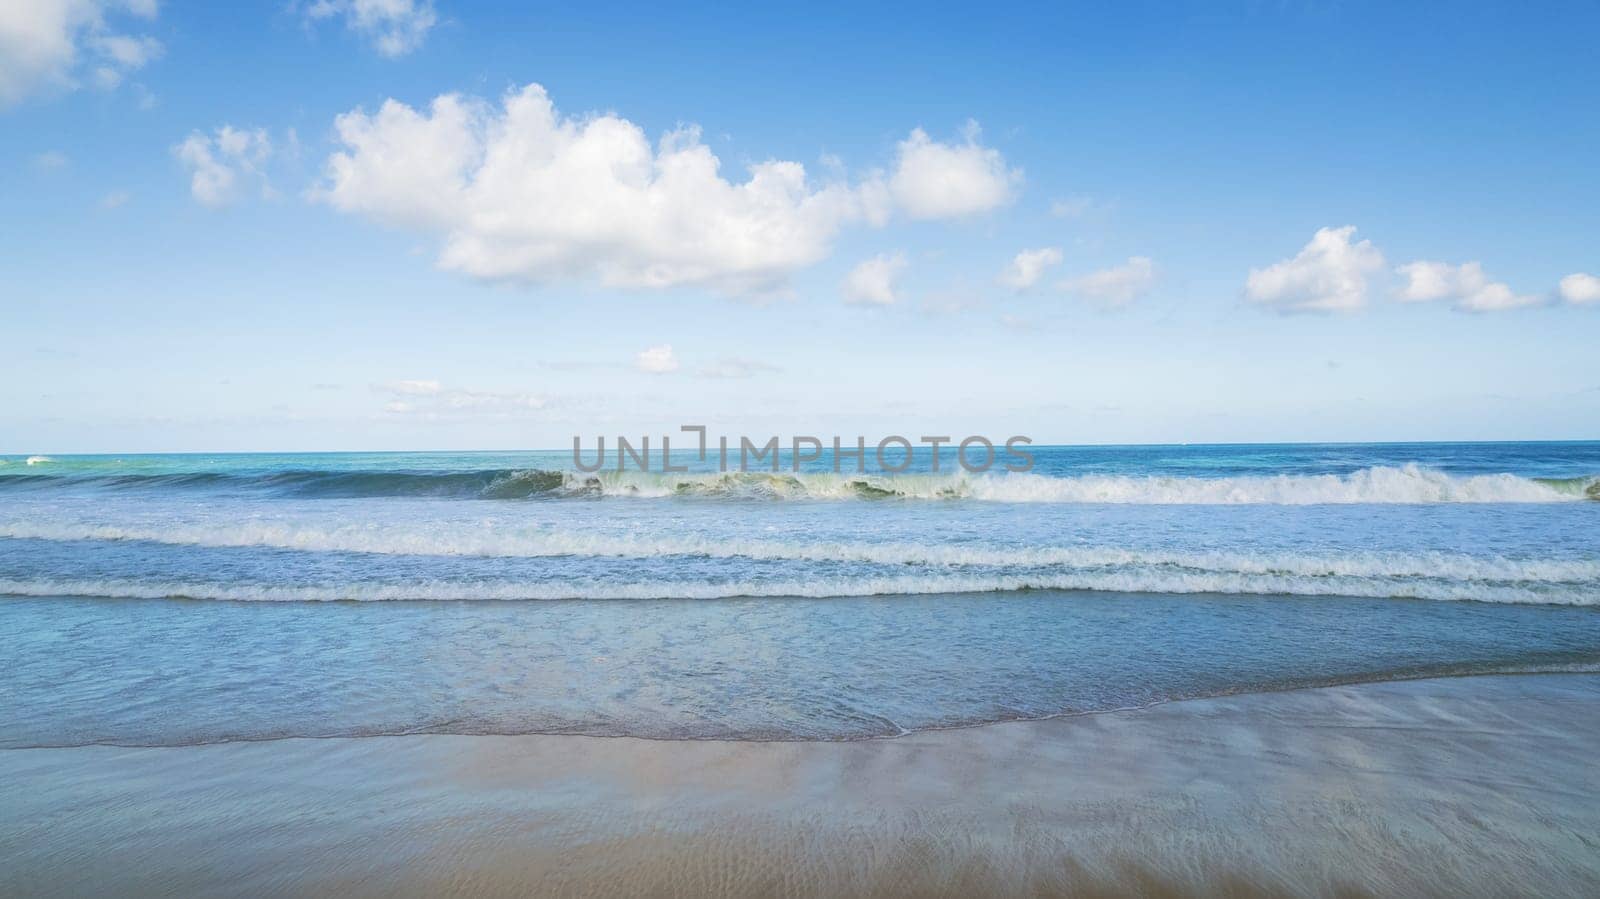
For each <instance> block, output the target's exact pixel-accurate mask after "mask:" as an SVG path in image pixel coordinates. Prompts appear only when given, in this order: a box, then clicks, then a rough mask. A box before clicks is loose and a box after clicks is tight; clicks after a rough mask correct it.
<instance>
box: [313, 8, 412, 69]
mask: <svg viewBox="0 0 1600 899" xmlns="http://www.w3.org/2000/svg"><path fill="white" fill-rule="evenodd" d="M336 18H337V19H342V20H344V26H345V27H346V28H348V29H350V30H351V31H353V32H355V33H356V34H358V35H360V36H361V37H362V38H364V39H366V40H367V41H369V42H370V43H371V44H372V49H374V50H376V51H378V53H380V54H382V55H383V56H388V57H391V58H392V57H396V56H404V55H406V54H407V53H410V52H411V51H413V50H415V49H417V48H418V47H421V46H422V42H423V41H424V40H426V39H427V37H428V31H429V29H431V28H433V26H434V25H435V24H437V23H438V21H439V17H438V14H437V13H435V12H434V9H433V3H432V0H316V2H314V3H311V4H310V5H309V6H306V7H305V20H306V22H307V23H316V22H322V21H325V20H328V19H336Z"/></svg>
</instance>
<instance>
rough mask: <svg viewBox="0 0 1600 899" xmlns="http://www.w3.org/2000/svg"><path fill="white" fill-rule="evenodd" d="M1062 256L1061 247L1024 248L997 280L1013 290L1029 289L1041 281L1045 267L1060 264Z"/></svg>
mask: <svg viewBox="0 0 1600 899" xmlns="http://www.w3.org/2000/svg"><path fill="white" fill-rule="evenodd" d="M1062 258H1063V257H1062V255H1061V249H1060V248H1059V247H1042V248H1040V249H1037V250H1023V251H1022V252H1020V253H1018V254H1017V255H1016V257H1015V258H1014V259H1012V260H1011V264H1010V265H1007V266H1006V267H1005V270H1004V271H1002V272H1001V273H1000V276H999V278H997V279H996V280H998V281H999V282H1000V284H1001V285H1002V286H1004V287H1009V288H1011V289H1012V290H1027V289H1028V288H1030V287H1032V286H1033V285H1035V284H1037V283H1039V279H1040V278H1042V277H1044V270H1045V269H1047V268H1050V267H1051V266H1053V265H1060V264H1061V260H1062Z"/></svg>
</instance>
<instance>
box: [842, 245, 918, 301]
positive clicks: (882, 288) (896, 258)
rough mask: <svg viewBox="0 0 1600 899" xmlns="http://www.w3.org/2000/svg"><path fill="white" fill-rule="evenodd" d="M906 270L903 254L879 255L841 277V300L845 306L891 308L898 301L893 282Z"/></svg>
mask: <svg viewBox="0 0 1600 899" xmlns="http://www.w3.org/2000/svg"><path fill="white" fill-rule="evenodd" d="M905 267H906V254H904V253H881V254H879V255H877V256H874V257H872V258H871V259H868V260H866V261H865V262H862V263H861V264H860V265H857V266H856V267H855V268H853V269H851V270H850V273H849V274H847V275H845V276H844V284H843V286H842V289H843V290H844V298H845V301H846V302H848V303H860V304H864V305H871V306H892V305H894V302H895V301H896V300H898V299H899V297H898V296H897V295H896V294H895V281H897V280H899V277H900V273H901V272H902V271H904V270H905Z"/></svg>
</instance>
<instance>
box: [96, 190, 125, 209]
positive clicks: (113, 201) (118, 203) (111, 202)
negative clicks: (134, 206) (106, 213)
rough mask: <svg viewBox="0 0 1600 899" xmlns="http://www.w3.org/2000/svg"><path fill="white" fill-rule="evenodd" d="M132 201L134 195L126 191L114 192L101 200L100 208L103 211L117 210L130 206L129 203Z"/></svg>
mask: <svg viewBox="0 0 1600 899" xmlns="http://www.w3.org/2000/svg"><path fill="white" fill-rule="evenodd" d="M131 199H133V194H130V193H128V192H127V191H125V190H114V191H112V192H111V193H108V194H106V195H105V196H104V197H102V198H101V199H100V207H101V208H102V209H117V208H119V207H122V206H126V205H128V201H129V200H131Z"/></svg>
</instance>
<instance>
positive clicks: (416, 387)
mask: <svg viewBox="0 0 1600 899" xmlns="http://www.w3.org/2000/svg"><path fill="white" fill-rule="evenodd" d="M375 389H377V390H381V391H384V392H386V393H393V394H397V395H399V396H438V395H439V394H441V393H443V392H444V385H443V384H440V383H439V382H438V381H423V380H411V381H390V382H388V383H387V384H380V385H378V386H377V387H376V388H375Z"/></svg>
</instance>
